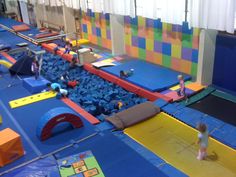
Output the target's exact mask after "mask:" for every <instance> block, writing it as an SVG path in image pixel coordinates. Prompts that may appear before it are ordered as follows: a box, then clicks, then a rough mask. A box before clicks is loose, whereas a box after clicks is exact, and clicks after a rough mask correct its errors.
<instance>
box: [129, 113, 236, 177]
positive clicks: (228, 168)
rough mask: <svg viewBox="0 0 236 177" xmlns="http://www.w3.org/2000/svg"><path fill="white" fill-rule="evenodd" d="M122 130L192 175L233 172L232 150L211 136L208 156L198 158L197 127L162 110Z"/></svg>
mask: <svg viewBox="0 0 236 177" xmlns="http://www.w3.org/2000/svg"><path fill="white" fill-rule="evenodd" d="M125 133H126V134H127V135H128V136H130V137H131V138H133V139H134V140H136V141H137V142H139V143H140V144H142V145H143V146H145V147H146V148H148V149H149V150H151V151H152V152H154V153H155V154H156V155H158V156H159V157H161V158H162V159H164V160H165V161H166V162H167V163H169V164H171V165H173V166H174V167H176V168H177V169H179V170H181V171H183V172H184V173H185V174H187V175H189V176H191V177H223V176H225V177H226V176H227V177H235V176H236V151H235V150H233V149H231V148H230V147H228V146H226V145H224V144H222V143H220V142H218V141H216V140H214V139H212V138H210V139H209V148H208V157H207V159H206V160H202V161H199V160H197V159H196V156H197V153H198V145H196V144H195V142H196V141H197V131H196V130H195V129H193V128H191V127H189V126H187V125H185V124H183V123H182V122H180V121H178V120H176V119H174V118H172V117H171V116H169V115H167V114H165V113H160V114H158V115H157V116H155V117H153V118H151V119H149V120H147V121H145V122H142V123H139V124H137V125H134V126H132V127H130V128H127V129H125Z"/></svg>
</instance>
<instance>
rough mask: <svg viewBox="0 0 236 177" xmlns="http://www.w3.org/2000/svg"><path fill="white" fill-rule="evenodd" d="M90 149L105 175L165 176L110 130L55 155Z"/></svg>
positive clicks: (111, 176)
mask: <svg viewBox="0 0 236 177" xmlns="http://www.w3.org/2000/svg"><path fill="white" fill-rule="evenodd" d="M87 150H91V151H92V153H93V155H94V156H95V158H96V160H97V162H98V164H99V166H100V167H101V169H102V171H103V173H104V175H105V176H106V177H167V175H165V174H164V173H163V172H161V171H160V169H158V168H157V167H155V166H154V165H152V164H151V163H149V162H148V161H147V160H146V159H144V158H143V157H141V156H140V155H139V154H138V153H137V152H136V151H134V150H133V149H131V148H130V147H129V146H128V145H126V144H125V143H123V142H122V141H121V140H120V139H118V138H117V137H116V136H114V135H112V134H111V133H110V132H105V134H101V135H96V136H95V137H93V138H91V139H89V140H85V141H83V142H81V143H79V144H78V146H75V147H71V148H69V149H67V150H66V151H61V152H59V153H57V154H56V155H55V157H56V158H57V159H61V158H64V157H67V156H70V155H72V154H77V153H80V152H83V151H87Z"/></svg>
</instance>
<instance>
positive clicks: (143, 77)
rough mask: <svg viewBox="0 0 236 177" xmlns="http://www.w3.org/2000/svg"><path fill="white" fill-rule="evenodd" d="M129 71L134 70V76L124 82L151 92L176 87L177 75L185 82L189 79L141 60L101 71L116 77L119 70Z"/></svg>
mask: <svg viewBox="0 0 236 177" xmlns="http://www.w3.org/2000/svg"><path fill="white" fill-rule="evenodd" d="M130 69H134V74H133V75H132V76H130V77H128V78H126V80H127V81H129V82H131V83H133V84H135V85H138V86H140V87H142V88H144V89H147V90H149V91H152V92H156V91H163V90H165V89H168V88H170V87H172V86H174V85H177V84H178V79H177V76H178V75H179V74H182V75H183V76H184V79H185V80H190V79H191V77H190V76H189V75H186V74H183V73H180V72H177V71H173V70H171V69H168V68H165V67H162V66H159V65H155V64H152V63H148V62H145V61H142V60H131V61H127V62H125V63H122V64H121V65H117V66H112V67H104V68H102V70H104V71H106V72H108V73H110V74H113V75H115V76H118V77H119V75H120V71H121V70H124V71H129V70H130Z"/></svg>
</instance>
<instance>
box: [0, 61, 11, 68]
mask: <svg viewBox="0 0 236 177" xmlns="http://www.w3.org/2000/svg"><path fill="white" fill-rule="evenodd" d="M0 65H3V66H5V67H6V68H10V67H11V66H12V63H10V62H7V61H5V60H0Z"/></svg>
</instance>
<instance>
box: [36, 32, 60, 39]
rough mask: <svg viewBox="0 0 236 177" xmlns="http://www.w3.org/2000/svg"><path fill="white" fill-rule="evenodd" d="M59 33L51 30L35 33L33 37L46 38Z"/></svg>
mask: <svg viewBox="0 0 236 177" xmlns="http://www.w3.org/2000/svg"><path fill="white" fill-rule="evenodd" d="M57 35H59V33H57V32H52V33H42V34H36V35H35V38H36V39H40V38H46V37H51V36H57Z"/></svg>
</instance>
